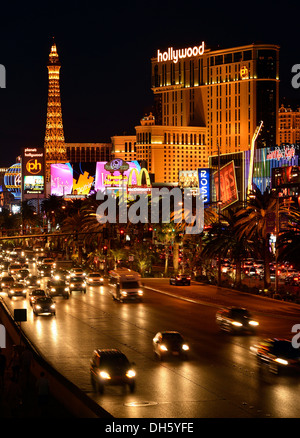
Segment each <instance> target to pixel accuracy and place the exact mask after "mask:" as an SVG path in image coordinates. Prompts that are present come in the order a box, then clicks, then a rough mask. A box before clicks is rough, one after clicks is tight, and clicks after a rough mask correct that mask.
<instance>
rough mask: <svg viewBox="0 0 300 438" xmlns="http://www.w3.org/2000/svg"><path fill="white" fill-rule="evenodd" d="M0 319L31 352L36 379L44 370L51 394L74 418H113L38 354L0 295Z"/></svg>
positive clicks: (14, 341)
mask: <svg viewBox="0 0 300 438" xmlns="http://www.w3.org/2000/svg"><path fill="white" fill-rule="evenodd" d="M0 321H1V323H2V324H3V326H4V327H5V331H6V333H7V335H8V336H9V337H10V338H11V340H12V341H13V343H14V344H16V345H19V344H20V343H22V344H23V345H25V346H27V348H29V349H30V350H31V352H32V357H33V366H32V368H31V372H32V374H33V376H34V377H35V378H36V379H38V378H39V376H40V373H41V372H42V371H44V372H45V373H46V374H47V378H48V380H49V384H50V388H51V394H52V395H53V397H55V398H56V399H57V400H58V401H59V402H60V403H61V404H62V405H63V406H64V407H65V408H66V409H67V410H68V411H69V412H70V414H72V415H74V417H76V418H113V416H112V415H111V414H109V413H108V412H107V411H105V410H104V409H103V408H101V406H99V405H98V404H97V403H96V402H95V401H94V400H92V399H91V398H89V397H88V396H87V395H86V394H85V393H84V392H83V391H81V389H80V388H78V387H77V386H76V385H74V384H73V383H72V382H70V381H69V380H68V379H66V378H65V377H64V376H63V375H62V374H60V373H59V372H58V371H57V370H56V369H55V368H53V367H52V366H51V365H50V364H49V363H48V362H47V361H46V360H45V359H44V358H43V357H41V356H40V354H39V353H38V351H37V350H36V348H35V347H34V345H33V344H32V343H31V342H30V340H29V339H28V338H27V337H26V336H25V334H24V333H23V332H22V330H21V329H20V326H19V325H18V324H17V323H16V322H15V321H14V319H13V317H12V315H11V314H10V312H9V309H8V308H7V306H6V305H5V302H4V301H3V299H2V298H1V297H0Z"/></svg>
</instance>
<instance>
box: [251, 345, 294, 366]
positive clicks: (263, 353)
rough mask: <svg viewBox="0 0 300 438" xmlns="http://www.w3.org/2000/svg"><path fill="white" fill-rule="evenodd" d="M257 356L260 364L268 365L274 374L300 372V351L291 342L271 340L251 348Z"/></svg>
mask: <svg viewBox="0 0 300 438" xmlns="http://www.w3.org/2000/svg"><path fill="white" fill-rule="evenodd" d="M250 350H251V352H252V353H254V354H255V355H256V358H257V360H258V364H259V365H260V366H261V365H267V367H268V370H269V371H270V372H271V373H274V374H281V373H283V372H284V371H288V370H290V371H291V370H296V371H300V350H299V348H295V347H294V346H293V344H292V342H291V341H289V340H287V339H280V338H270V339H265V340H263V341H261V342H260V343H259V344H257V345H253V346H252V347H250Z"/></svg>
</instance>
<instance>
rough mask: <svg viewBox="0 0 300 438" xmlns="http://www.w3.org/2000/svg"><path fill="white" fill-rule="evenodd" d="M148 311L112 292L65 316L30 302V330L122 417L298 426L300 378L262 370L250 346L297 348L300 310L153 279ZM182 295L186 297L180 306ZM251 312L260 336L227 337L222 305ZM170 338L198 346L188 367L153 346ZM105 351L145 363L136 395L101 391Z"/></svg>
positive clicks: (64, 307)
mask: <svg viewBox="0 0 300 438" xmlns="http://www.w3.org/2000/svg"><path fill="white" fill-rule="evenodd" d="M144 283H145V286H146V288H145V296H144V300H143V302H141V303H119V302H116V301H113V300H112V298H111V295H110V294H109V291H108V287H107V285H104V286H102V287H94V288H92V287H88V289H87V293H86V294H83V293H81V292H73V293H72V295H71V297H70V299H68V300H64V299H62V298H59V297H57V298H56V299H55V301H56V307H57V310H56V316H55V317H51V316H38V317H37V316H34V315H33V312H32V310H31V308H30V305H29V302H28V299H26V300H25V299H21V298H20V299H13V300H9V299H8V298H7V297H6V294H5V293H3V292H2V293H1V295H2V297H3V298H4V300H5V301H6V303H8V306H9V307H10V308H11V309H13V308H20V307H27V309H28V312H27V313H28V316H27V321H26V322H24V323H22V329H23V330H24V332H25V333H26V335H27V336H28V337H29V338H30V340H31V341H32V343H33V344H35V346H36V348H37V349H38V351H39V352H40V353H41V354H42V355H43V356H44V357H45V358H46V359H47V361H48V362H49V363H50V364H51V365H52V366H54V367H55V368H56V369H57V370H58V371H59V372H60V373H62V374H63V375H64V376H65V377H67V378H68V379H69V380H71V381H72V382H73V383H75V384H76V385H77V386H78V387H79V388H81V389H82V390H83V391H85V392H86V393H87V394H88V395H89V396H90V397H91V398H93V399H94V400H96V401H97V402H98V403H99V404H100V405H101V406H102V407H103V408H104V409H106V410H107V411H108V412H109V413H110V414H112V415H113V416H114V417H116V418H204V417H206V418H220V417H221V418H241V417H244V418H247V417H250V418H251V417H253V418H255V417H263V418H265V417H271V418H272V417H273V418H276V417H278V418H286V417H298V416H299V405H300V373H299V374H298V375H297V374H296V375H282V376H281V375H280V376H277V375H273V374H270V373H269V372H268V370H266V369H264V368H262V369H261V368H259V366H258V364H257V361H256V359H255V356H254V355H253V354H252V353H251V351H250V347H251V346H252V345H253V344H255V343H257V341H258V340H260V339H261V338H265V337H272V336H277V337H286V338H289V339H291V337H292V334H291V328H292V326H293V325H294V324H297V323H300V306H299V305H295V304H290V303H284V302H278V301H274V300H270V299H265V298H261V297H256V296H251V295H250V296H249V295H246V294H238V293H235V292H233V291H228V290H224V289H220V288H219V289H218V288H216V287H212V286H205V285H199V284H196V283H193V284H192V285H191V286H190V287H183V286H170V285H169V284H168V282H167V281H166V280H163V279H160V280H155V279H149V280H145V281H144ZM176 295H177V296H180V298H178V297H176ZM230 304H234V305H236V304H238V305H242V306H245V307H248V308H249V309H250V310H252V311H253V313H254V314H255V315H256V317H257V318H258V320H259V321H260V328H259V331H258V334H257V335H256V336H232V335H229V334H227V333H223V332H220V331H219V329H218V327H217V325H216V322H215V314H216V310H217V308H219V307H220V306H222V305H230ZM164 329H173V330H178V331H180V332H181V333H182V334H183V335H184V336H185V337H186V339H187V340H188V342H189V344H190V357H189V360H187V361H180V360H178V359H176V360H175V358H174V359H172V360H169V361H162V362H159V361H158V360H157V359H156V358H155V357H154V354H153V350H152V339H153V337H154V335H155V334H156V332H158V331H159V330H164ZM95 348H119V349H121V350H122V351H123V352H124V353H125V354H126V355H127V356H128V358H129V359H130V360H131V361H133V362H135V368H136V371H137V386H136V391H135V392H134V393H133V394H131V393H130V392H129V391H128V390H125V389H123V388H122V387H118V386H115V387H107V388H106V390H105V392H104V394H103V395H99V394H96V393H94V392H93V390H92V386H91V383H90V376H89V361H90V358H91V355H92V352H93V350H94V349H95Z"/></svg>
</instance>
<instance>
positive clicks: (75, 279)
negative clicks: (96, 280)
mask: <svg viewBox="0 0 300 438" xmlns="http://www.w3.org/2000/svg"><path fill="white" fill-rule="evenodd" d="M72 281H80V282H82V281H83V280H82V277H73V278H72Z"/></svg>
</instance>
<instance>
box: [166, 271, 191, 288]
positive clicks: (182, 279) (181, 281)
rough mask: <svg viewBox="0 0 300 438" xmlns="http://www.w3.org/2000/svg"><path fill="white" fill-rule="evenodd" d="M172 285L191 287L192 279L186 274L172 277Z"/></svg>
mask: <svg viewBox="0 0 300 438" xmlns="http://www.w3.org/2000/svg"><path fill="white" fill-rule="evenodd" d="M170 284H175V285H187V286H190V284H191V277H190V276H189V275H184V274H178V275H172V276H171V277H170Z"/></svg>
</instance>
